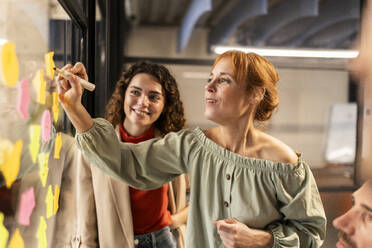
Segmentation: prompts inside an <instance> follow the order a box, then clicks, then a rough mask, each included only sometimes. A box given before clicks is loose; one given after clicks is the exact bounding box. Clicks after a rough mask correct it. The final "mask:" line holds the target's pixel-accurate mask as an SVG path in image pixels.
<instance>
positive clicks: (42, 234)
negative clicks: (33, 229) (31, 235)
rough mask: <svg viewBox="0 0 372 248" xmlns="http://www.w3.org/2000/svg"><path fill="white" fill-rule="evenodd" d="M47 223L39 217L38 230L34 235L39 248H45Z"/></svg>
mask: <svg viewBox="0 0 372 248" xmlns="http://www.w3.org/2000/svg"><path fill="white" fill-rule="evenodd" d="M46 229H47V223H46V222H45V219H44V217H43V216H40V223H39V228H38V230H37V233H36V238H37V239H38V241H39V246H38V247H39V248H47V237H46Z"/></svg>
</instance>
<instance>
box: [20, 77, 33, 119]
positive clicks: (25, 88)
mask: <svg viewBox="0 0 372 248" xmlns="http://www.w3.org/2000/svg"><path fill="white" fill-rule="evenodd" d="M30 99H31V98H30V89H29V82H28V79H27V78H25V79H23V80H22V81H21V82H20V83H19V84H18V102H17V111H18V113H19V115H20V116H21V117H22V118H23V119H27V118H28V105H29V103H30Z"/></svg>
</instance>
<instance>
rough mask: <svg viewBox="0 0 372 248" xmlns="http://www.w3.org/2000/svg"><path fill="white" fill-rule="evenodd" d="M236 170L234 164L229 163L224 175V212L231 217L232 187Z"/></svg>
mask: <svg viewBox="0 0 372 248" xmlns="http://www.w3.org/2000/svg"><path fill="white" fill-rule="evenodd" d="M234 171H235V166H234V165H228V166H227V168H226V173H225V175H224V178H223V180H225V183H224V194H223V195H224V202H223V207H224V213H225V215H226V216H228V217H229V218H231V217H232V213H231V200H232V199H231V198H232V195H231V189H232V183H233V179H234Z"/></svg>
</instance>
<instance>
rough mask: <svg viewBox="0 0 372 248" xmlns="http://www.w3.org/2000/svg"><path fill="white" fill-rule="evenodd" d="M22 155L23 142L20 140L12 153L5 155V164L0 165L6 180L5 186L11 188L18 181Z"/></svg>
mask: <svg viewBox="0 0 372 248" xmlns="http://www.w3.org/2000/svg"><path fill="white" fill-rule="evenodd" d="M21 153H22V140H18V141H17V142H16V144H15V145H14V146H13V148H12V151H11V153H5V154H4V153H3V160H4V162H3V164H0V170H1V172H2V173H3V176H4V179H5V185H6V186H7V187H8V188H10V186H12V184H13V182H14V181H15V180H16V179H17V175H18V172H19V166H20V161H21Z"/></svg>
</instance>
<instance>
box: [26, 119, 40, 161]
mask: <svg viewBox="0 0 372 248" xmlns="http://www.w3.org/2000/svg"><path fill="white" fill-rule="evenodd" d="M29 132H30V144H29V145H28V148H29V150H30V154H31V158H32V162H34V163H36V159H37V154H38V153H39V149H40V133H41V127H40V125H31V126H30V128H29Z"/></svg>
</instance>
